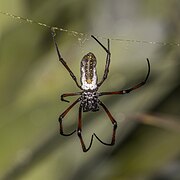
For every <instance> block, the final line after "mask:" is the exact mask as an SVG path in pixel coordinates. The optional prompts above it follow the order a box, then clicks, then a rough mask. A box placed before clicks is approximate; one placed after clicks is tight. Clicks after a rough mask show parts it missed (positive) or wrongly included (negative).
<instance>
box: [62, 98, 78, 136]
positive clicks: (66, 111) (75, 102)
mask: <svg viewBox="0 0 180 180" xmlns="http://www.w3.org/2000/svg"><path fill="white" fill-rule="evenodd" d="M80 100H81V99H80V98H78V99H77V100H76V101H74V103H72V104H71V105H70V106H69V107H68V108H67V109H66V110H65V111H64V112H63V113H62V114H61V115H60V116H59V125H60V134H61V135H63V136H70V135H72V134H73V133H75V132H76V130H74V131H73V132H72V133H70V134H64V131H63V125H62V119H63V118H64V116H65V115H66V114H67V113H68V112H69V111H70V109H71V108H72V107H73V106H74V105H76V104H77V103H78V102H79V101H80Z"/></svg>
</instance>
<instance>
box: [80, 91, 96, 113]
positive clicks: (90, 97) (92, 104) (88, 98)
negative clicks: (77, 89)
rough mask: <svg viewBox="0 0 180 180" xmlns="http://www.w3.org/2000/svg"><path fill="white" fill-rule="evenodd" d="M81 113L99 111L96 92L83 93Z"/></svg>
mask: <svg viewBox="0 0 180 180" xmlns="http://www.w3.org/2000/svg"><path fill="white" fill-rule="evenodd" d="M80 105H81V106H82V108H83V112H88V111H99V105H98V93H97V91H95V90H94V91H92V90H87V91H83V93H82V95H81V104H80Z"/></svg>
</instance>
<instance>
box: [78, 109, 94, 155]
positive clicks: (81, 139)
mask: <svg viewBox="0 0 180 180" xmlns="http://www.w3.org/2000/svg"><path fill="white" fill-rule="evenodd" d="M81 132H82V107H81V106H80V107H79V117H78V130H77V134H78V137H79V139H80V142H81V146H82V149H83V151H84V152H87V151H89V149H90V148H91V146H92V142H93V135H92V136H91V142H90V144H89V147H88V148H86V146H85V144H84V140H83V138H82V134H81Z"/></svg>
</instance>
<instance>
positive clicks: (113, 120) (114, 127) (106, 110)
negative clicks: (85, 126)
mask: <svg viewBox="0 0 180 180" xmlns="http://www.w3.org/2000/svg"><path fill="white" fill-rule="evenodd" d="M99 104H100V105H101V106H102V107H103V109H104V110H105V112H106V113H107V115H108V117H109V119H110V120H111V122H112V124H113V134H112V139H111V142H110V143H105V142H103V141H102V140H101V139H100V138H99V137H98V136H97V135H96V134H95V133H94V136H95V137H96V138H97V139H98V140H99V141H100V142H101V143H102V144H104V145H107V146H113V145H114V144H115V138H116V129H117V122H116V120H115V119H114V118H113V117H112V115H111V113H110V112H109V110H108V109H107V107H106V106H105V105H104V104H103V103H102V102H101V101H99Z"/></svg>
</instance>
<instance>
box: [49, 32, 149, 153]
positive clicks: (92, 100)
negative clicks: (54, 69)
mask: <svg viewBox="0 0 180 180" xmlns="http://www.w3.org/2000/svg"><path fill="white" fill-rule="evenodd" d="M51 33H52V37H53V42H54V45H55V48H56V51H57V55H58V58H59V61H60V62H61V63H62V64H63V66H64V67H65V68H66V69H67V71H68V72H69V74H70V76H71V77H72V79H73V80H74V82H75V83H76V85H77V86H78V87H79V89H81V90H82V91H81V92H75V93H67V94H62V95H61V100H62V101H65V102H68V103H69V101H68V100H66V99H64V98H65V97H68V96H76V95H80V97H79V98H78V99H77V100H75V101H74V102H73V103H72V104H71V105H70V106H69V107H68V108H67V109H66V110H65V111H64V112H63V113H62V114H61V115H60V116H59V125H60V134H61V135H63V136H70V135H72V134H74V133H75V132H76V130H74V131H73V132H71V133H69V134H65V133H64V129H63V125H62V120H63V118H64V117H65V116H66V115H67V113H68V112H69V111H70V110H71V109H72V108H73V107H74V106H75V105H76V104H77V103H79V102H80V106H79V115H78V127H77V135H78V137H79V139H80V143H81V146H82V150H83V151H84V152H87V151H88V150H89V149H90V148H91V145H92V142H93V138H94V136H95V137H96V138H97V139H98V140H99V141H100V142H101V143H102V144H104V145H107V146H112V145H114V144H115V136H116V129H117V122H116V120H115V119H114V118H113V116H112V115H111V113H110V112H109V110H108V109H107V107H106V106H105V105H104V104H103V103H102V101H101V100H100V99H99V97H100V96H104V95H117V94H127V93H130V92H131V91H133V90H135V89H138V88H140V87H141V86H143V85H144V84H145V83H146V81H147V79H148V77H149V74H150V63H149V60H148V59H147V65H148V72H147V75H146V77H145V80H144V81H142V82H140V83H138V84H137V85H135V86H133V87H131V88H129V89H125V90H121V91H114V92H98V89H99V87H100V86H101V85H102V84H103V83H104V81H105V80H106V78H107V76H108V73H109V66H110V59H111V58H110V57H111V53H110V40H109V39H108V40H107V48H106V47H105V46H104V45H103V44H102V43H101V42H100V41H99V40H98V39H97V38H96V37H95V36H93V35H91V37H92V38H93V39H94V40H95V41H96V42H97V43H98V44H99V45H100V46H101V47H102V48H103V49H104V50H105V51H106V53H107V56H106V65H105V70H104V75H103V77H102V79H101V81H100V82H98V77H97V72H96V64H97V61H96V57H95V55H94V54H93V53H92V52H89V53H88V54H86V55H85V56H84V57H83V58H82V60H81V65H80V71H81V78H80V81H81V85H79V83H78V81H77V78H76V76H75V75H74V73H73V72H72V71H71V69H70V68H69V66H68V65H67V64H66V62H65V60H64V59H63V58H62V56H61V54H60V51H59V48H58V45H57V42H56V40H55V35H56V34H55V31H54V30H52V32H51ZM99 106H101V107H102V108H103V109H104V111H105V113H106V114H107V116H108V117H109V119H110V121H111V123H112V126H113V133H112V138H111V141H110V143H106V142H103V141H102V140H101V139H100V138H99V137H98V136H97V135H96V134H95V133H93V134H92V136H91V141H90V144H89V146H88V147H86V145H85V143H84V140H83V137H82V112H88V111H92V112H96V111H99Z"/></svg>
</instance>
